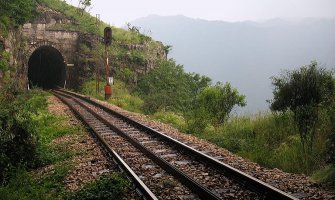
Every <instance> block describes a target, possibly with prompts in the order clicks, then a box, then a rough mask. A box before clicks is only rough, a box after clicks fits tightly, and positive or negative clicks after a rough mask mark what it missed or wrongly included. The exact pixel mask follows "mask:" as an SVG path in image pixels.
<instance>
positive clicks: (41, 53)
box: [28, 46, 66, 89]
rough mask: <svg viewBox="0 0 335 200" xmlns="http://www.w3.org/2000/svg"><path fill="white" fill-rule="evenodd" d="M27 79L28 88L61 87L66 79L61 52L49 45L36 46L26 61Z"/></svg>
mask: <svg viewBox="0 0 335 200" xmlns="http://www.w3.org/2000/svg"><path fill="white" fill-rule="evenodd" d="M28 80H29V87H30V88H31V87H34V86H38V87H41V88H43V89H52V88H55V87H57V86H59V87H63V86H64V84H65V80H66V64H65V62H64V58H63V56H62V54H61V53H60V52H59V51H58V50H57V49H55V48H54V47H51V46H42V47H39V48H37V49H36V50H35V51H34V52H33V53H32V55H31V56H30V58H29V61H28Z"/></svg>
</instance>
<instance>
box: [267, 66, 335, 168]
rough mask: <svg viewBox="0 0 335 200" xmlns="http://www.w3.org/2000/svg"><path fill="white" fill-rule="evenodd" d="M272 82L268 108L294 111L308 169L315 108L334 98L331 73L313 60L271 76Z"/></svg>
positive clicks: (316, 117)
mask: <svg viewBox="0 0 335 200" xmlns="http://www.w3.org/2000/svg"><path fill="white" fill-rule="evenodd" d="M272 84H273V85H274V90H273V95H274V98H273V100H272V101H271V102H270V103H271V106H270V108H271V110H273V111H284V110H287V109H289V110H291V111H292V112H293V113H294V121H295V123H296V125H297V128H298V131H299V134H300V138H301V143H302V147H303V151H304V154H305V162H306V165H307V170H308V168H309V166H308V159H307V157H308V155H310V154H311V153H312V151H313V141H314V136H315V132H316V127H317V122H318V118H319V111H320V109H321V108H324V107H327V106H328V105H329V104H330V101H332V99H333V98H334V93H335V84H334V78H333V72H332V71H330V70H326V69H323V68H319V67H318V64H317V62H312V63H311V64H310V65H308V66H303V67H301V68H300V69H297V70H293V71H287V72H286V73H285V74H282V75H281V76H279V77H272Z"/></svg>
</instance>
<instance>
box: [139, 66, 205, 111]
mask: <svg viewBox="0 0 335 200" xmlns="http://www.w3.org/2000/svg"><path fill="white" fill-rule="evenodd" d="M210 81H211V80H210V78H208V77H206V76H200V75H199V74H193V73H192V74H190V73H186V72H185V71H184V69H183V66H181V65H177V64H176V63H175V62H174V61H173V60H168V61H162V62H161V63H160V65H159V67H157V68H155V69H153V70H151V71H149V73H148V74H146V75H144V76H142V77H140V78H139V81H138V86H137V89H136V91H137V92H138V93H139V95H140V96H141V97H142V99H143V100H144V111H145V112H147V113H154V112H156V111H158V110H162V109H163V110H170V111H177V112H182V113H185V112H187V111H188V110H190V109H192V108H193V107H194V105H193V104H194V102H195V98H196V96H197V94H198V92H199V91H201V89H202V88H204V87H207V86H208V85H209V84H210Z"/></svg>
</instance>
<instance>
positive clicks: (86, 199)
mask: <svg viewBox="0 0 335 200" xmlns="http://www.w3.org/2000/svg"><path fill="white" fill-rule="evenodd" d="M129 186H130V184H129V181H128V180H127V179H126V177H125V176H122V175H120V174H116V173H115V174H107V175H106V174H105V175H102V176H101V177H100V178H99V180H97V181H96V182H93V183H90V184H88V185H86V186H85V187H84V188H82V189H81V190H80V191H78V192H76V193H75V194H74V195H73V196H72V197H71V199H73V200H92V199H94V200H105V199H121V198H122V196H123V195H124V194H125V193H126V192H127V189H128V188H129Z"/></svg>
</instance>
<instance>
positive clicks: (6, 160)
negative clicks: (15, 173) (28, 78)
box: [0, 91, 46, 182]
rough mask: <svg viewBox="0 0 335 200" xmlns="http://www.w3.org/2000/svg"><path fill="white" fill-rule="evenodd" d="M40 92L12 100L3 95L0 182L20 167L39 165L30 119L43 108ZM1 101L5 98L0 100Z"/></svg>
mask: <svg viewBox="0 0 335 200" xmlns="http://www.w3.org/2000/svg"><path fill="white" fill-rule="evenodd" d="M39 94H40V91H32V92H29V93H24V94H19V95H15V96H11V95H9V94H8V93H6V92H4V95H6V97H5V98H2V99H1V100H0V108H1V109H0V132H1V135H0V158H1V159H0V171H1V172H2V173H1V174H0V181H1V182H4V181H5V180H6V175H8V173H9V171H10V170H11V169H12V168H16V167H19V166H21V165H23V166H26V167H34V166H35V164H36V163H37V162H38V158H37V156H36V155H37V154H36V152H37V143H38V135H37V133H36V130H35V129H34V125H35V124H34V123H32V122H33V117H34V115H36V114H37V113H39V112H40V111H41V109H43V108H45V107H46V99H45V98H44V97H43V95H45V93H42V96H41V95H39ZM3 97H4V96H3Z"/></svg>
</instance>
